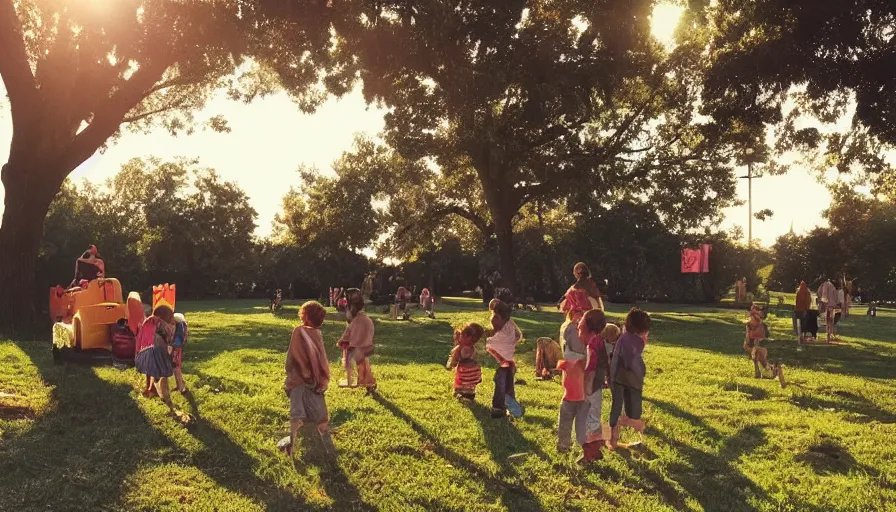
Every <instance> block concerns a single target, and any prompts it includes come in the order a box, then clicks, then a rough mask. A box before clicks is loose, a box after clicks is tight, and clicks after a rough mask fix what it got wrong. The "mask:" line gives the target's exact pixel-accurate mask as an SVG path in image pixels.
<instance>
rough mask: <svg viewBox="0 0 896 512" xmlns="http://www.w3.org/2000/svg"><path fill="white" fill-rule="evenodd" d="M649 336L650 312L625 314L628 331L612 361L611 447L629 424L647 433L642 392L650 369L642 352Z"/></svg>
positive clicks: (635, 309)
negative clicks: (645, 363)
mask: <svg viewBox="0 0 896 512" xmlns="http://www.w3.org/2000/svg"><path fill="white" fill-rule="evenodd" d="M649 335H650V315H648V314H647V312H645V311H641V310H640V309H638V308H632V310H631V311H629V313H628V315H627V316H626V317H625V332H624V333H623V334H622V336H620V337H619V341H617V342H616V348H615V349H614V350H613V358H612V359H611V360H610V379H609V380H610V391H611V395H612V398H613V402H612V405H611V406H610V448H614V449H615V448H616V447H617V445H618V443H619V433H620V427H623V426H627V427H631V428H633V429H634V430H635V431H637V432H638V433H643V432H644V422H643V421H642V420H641V391H642V389H643V388H644V376H645V375H646V373H647V369H646V367H645V365H644V359H643V357H642V356H641V354H642V352H644V347H645V345H647V338H648V336H649ZM623 409H625V415H624V416H623V415H622V411H623Z"/></svg>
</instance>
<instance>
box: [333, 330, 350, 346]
mask: <svg viewBox="0 0 896 512" xmlns="http://www.w3.org/2000/svg"><path fill="white" fill-rule="evenodd" d="M351 337H352V324H348V325H346V326H345V330H344V331H342V336H341V337H340V338H339V341H337V342H336V344H337V345H339V346H340V347H342V348H345V347H347V346H348V345H349V341H350V340H351Z"/></svg>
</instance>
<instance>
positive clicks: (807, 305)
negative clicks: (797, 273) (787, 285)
mask: <svg viewBox="0 0 896 512" xmlns="http://www.w3.org/2000/svg"><path fill="white" fill-rule="evenodd" d="M811 308H812V292H810V291H809V287H808V286H806V282H805V281H800V287H799V289H798V290H797V292H796V305H795V306H794V307H793V312H794V314H795V315H796V319H797V324H796V325H797V338H798V339H800V340H802V339H803V332H805V330H806V315H807V314H808V311H809V310H810V309H811Z"/></svg>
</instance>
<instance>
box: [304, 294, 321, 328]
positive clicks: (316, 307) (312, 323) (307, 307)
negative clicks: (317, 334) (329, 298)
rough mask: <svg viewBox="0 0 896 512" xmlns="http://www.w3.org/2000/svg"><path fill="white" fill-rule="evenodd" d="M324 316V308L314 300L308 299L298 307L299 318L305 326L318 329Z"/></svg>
mask: <svg viewBox="0 0 896 512" xmlns="http://www.w3.org/2000/svg"><path fill="white" fill-rule="evenodd" d="M326 316H327V312H326V310H325V309H324V307H323V306H322V305H321V304H320V302H317V301H316V300H309V301H308V302H306V303H304V304H302V307H301V308H299V319H301V320H302V325H304V326H307V327H311V328H314V329H320V326H321V325H323V324H324V318H326Z"/></svg>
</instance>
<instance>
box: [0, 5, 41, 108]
mask: <svg viewBox="0 0 896 512" xmlns="http://www.w3.org/2000/svg"><path fill="white" fill-rule="evenodd" d="M0 78H2V79H3V85H5V86H6V93H7V94H8V95H9V103H10V110H11V111H12V119H13V125H15V124H16V121H23V118H22V116H28V115H33V114H34V113H33V112H30V113H29V110H30V106H31V105H35V104H36V103H37V100H38V94H39V93H38V89H37V81H36V80H35V79H34V73H32V72H31V64H29V62H28V52H27V50H26V49H25V36H24V34H23V32H22V24H21V23H20V22H19V16H18V14H16V8H15V6H14V5H13V0H0Z"/></svg>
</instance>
